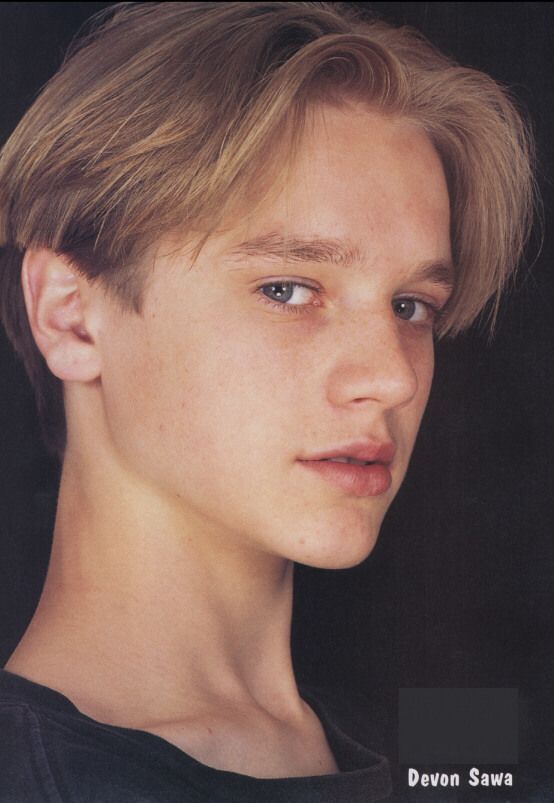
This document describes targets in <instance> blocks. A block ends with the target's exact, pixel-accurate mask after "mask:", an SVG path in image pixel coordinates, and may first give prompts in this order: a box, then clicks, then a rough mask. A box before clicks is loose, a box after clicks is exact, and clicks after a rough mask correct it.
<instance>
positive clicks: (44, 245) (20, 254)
mask: <svg viewBox="0 0 554 803" xmlns="http://www.w3.org/2000/svg"><path fill="white" fill-rule="evenodd" d="M529 162H530V159H529V153H528V139H527V135H526V132H525V128H524V125H523V124H522V122H521V120H520V118H519V116H518V114H517V113H516V111H515V110H514V108H513V107H512V105H511V103H510V101H509V100H508V99H507V97H506V96H505V94H504V93H503V92H502V91H501V90H500V89H499V87H497V86H496V85H495V84H494V83H493V82H492V81H491V80H490V79H488V78H487V77H486V76H483V75H481V74H479V73H476V72H474V71H471V70H466V69H462V68H459V67H456V66H455V65H452V64H451V63H450V62H448V61H447V60H446V59H445V58H443V57H441V56H440V55H438V54H437V53H436V52H435V51H434V50H432V49H431V48H430V47H429V46H428V45H427V44H425V43H424V42H423V41H421V40H420V39H418V38H417V37H416V36H415V35H413V34H411V33H409V32H406V31H397V30H394V29H391V28H389V27H388V26H386V25H383V24H377V23H371V24H370V23H367V22H361V21H357V20H356V19H351V18H350V17H349V16H348V14H346V13H345V12H342V11H338V10H337V8H335V7H334V6H333V5H332V4H329V5H320V4H317V5H310V4H300V3H299V4H296V3H240V4H239V3H162V4H137V5H136V6H133V5H130V6H128V5H126V4H125V5H123V6H122V7H120V8H116V10H115V12H114V13H113V14H110V16H108V17H107V18H106V20H104V22H103V24H102V25H101V26H100V27H99V28H98V30H97V31H96V32H95V33H93V34H92V35H91V36H89V37H88V38H87V39H85V40H84V41H83V42H82V43H81V45H80V46H79V47H78V48H76V49H75V51H74V52H73V54H72V55H71V57H70V58H69V59H68V60H67V61H66V63H65V65H64V66H63V68H62V69H61V70H60V72H59V73H58V74H57V75H56V76H55V78H54V79H53V80H52V82H51V83H50V84H49V86H48V87H47V88H46V89H45V91H44V92H43V94H42V95H41V97H40V98H39V99H38V100H37V101H36V103H35V104H34V106H33V107H32V108H31V110H30V111H29V112H28V113H27V115H26V116H25V118H24V119H23V121H22V122H21V124H20V126H19V127H18V129H17V130H16V131H15V133H14V134H13V136H12V138H11V139H10V141H9V142H8V143H7V145H6V146H5V148H4V151H3V155H2V161H1V163H0V243H1V244H2V246H3V256H2V258H3V264H2V273H1V279H0V281H1V282H2V317H3V321H4V325H5V327H6V329H7V331H8V333H9V335H10V337H11V338H12V341H13V343H14V345H15V347H16V348H17V349H18V351H19V353H20V354H21V355H22V357H23V359H24V361H25V365H26V367H27V370H28V372H29V375H30V377H31V379H32V381H33V383H34V386H35V389H36V392H37V399H38V403H39V409H40V412H41V415H42V419H43V421H44V425H45V437H46V438H47V441H48V443H49V444H50V446H51V448H52V449H54V450H55V451H56V452H57V453H58V455H59V456H60V458H61V459H62V461H63V471H62V481H61V487H60V496H59V504H58V512H57V518H56V526H55V535H54V543H53V549H52V557H51V562H50V567H49V572H48V577H47V580H46V583H45V587H44V592H43V595H42V598H41V601H40V603H39V606H38V608H37V611H36V614H35V616H34V618H33V620H32V622H31V624H30V626H29V628H28V630H27V632H26V633H25V635H24V637H23V639H22V641H21V643H20V644H19V646H18V647H17V649H16V651H15V652H14V654H13V656H12V657H11V659H10V660H9V662H8V664H7V667H6V670H7V671H6V672H4V673H3V674H2V677H1V680H0V694H1V701H2V702H1V708H0V718H1V723H2V731H3V733H4V734H8V738H7V739H5V740H4V742H3V743H2V746H1V747H0V750H1V751H2V755H1V763H2V767H3V768H4V767H5V768H6V769H5V771H4V772H3V776H2V780H1V781H0V789H1V792H2V795H3V797H0V799H2V800H10V801H13V800H26V801H27V800H28V801H35V800H36V801H39V800H40V801H44V800H52V801H59V800H81V799H82V800H117V801H127V800H129V801H131V800H133V801H135V800H145V801H146V800H149V801H150V800H152V801H153V800H156V801H162V800H163V801H172V800H175V801H177V800H181V801H182V800H191V801H192V800H198V801H200V800H202V801H204V800H205V801H218V800H221V801H230V800H233V801H235V800H236V801H239V800H264V801H273V800H275V801H277V800H283V801H284V800H286V801H310V800H313V801H319V802H320V803H321V801H339V800H340V801H356V800H366V801H369V800H381V799H386V798H387V797H388V796H389V795H390V781H389V777H388V769H387V763H386V760H385V759H384V758H382V757H381V756H379V755H377V754H376V753H374V752H373V751H372V750H370V749H368V747H367V746H366V745H361V744H357V743H356V742H354V741H353V740H352V739H351V738H350V737H349V735H348V734H347V733H344V732H343V731H342V729H340V728H339V727H338V726H337V724H336V723H335V722H334V721H333V718H332V717H331V716H330V715H329V713H328V712H327V711H326V709H325V706H324V704H323V703H322V701H321V700H320V699H319V698H318V696H317V695H315V694H314V693H313V692H311V691H310V690H309V689H303V688H300V689H299V687H298V685H297V682H296V679H295V677H294V674H293V669H292V661H291V656H290V646H289V642H290V620H291V608H292V567H293V563H294V562H300V563H304V564H307V565H311V566H316V567H325V568H344V567H348V566H353V565H355V564H357V563H359V562H360V561H362V560H363V559H364V558H365V557H366V556H367V555H368V554H369V553H370V551H371V550H372V548H373V546H374V544H375V541H376V539H377V536H378V532H379V527H380V525H381V522H382V520H383V517H384V515H385V513H386V510H387V508H388V506H389V505H390V503H391V501H392V499H393V497H394V495H395V493H396V492H397V490H398V488H399V486H400V484H401V482H402V479H403V477H404V475H405V472H406V469H407V465H408V461H409V458H410V454H411V451H412V448H413V445H414V441H415V437H416V434H417V429H418V426H419V422H420V420H421V416H422V413H423V410H424V408H425V404H426V401H427V397H428V393H429V389H430V384H431V378H432V372H433V338H434V334H435V333H436V334H439V335H441V334H446V333H454V332H457V331H460V330H462V329H463V328H464V327H466V326H468V325H469V324H470V323H471V322H472V321H473V320H474V319H475V317H476V316H477V315H478V314H479V312H480V311H481V310H482V309H483V307H484V306H485V305H486V304H487V303H488V302H490V303H491V304H492V309H493V310H494V309H496V303H497V299H498V295H499V292H500V290H501V289H502V287H503V285H504V284H505V282H506V281H507V279H508V277H509V275H510V273H511V271H512V269H513V268H514V266H515V264H516V262H517V259H518V257H519V255H520V253H521V249H522V246H523V243H524V241H525V238H526V234H527V228H528V223H529V217H530V207H531V176H530V164H529Z"/></svg>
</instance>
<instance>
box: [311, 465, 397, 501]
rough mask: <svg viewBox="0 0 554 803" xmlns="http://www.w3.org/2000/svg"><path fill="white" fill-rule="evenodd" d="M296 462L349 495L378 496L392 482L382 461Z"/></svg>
mask: <svg viewBox="0 0 554 803" xmlns="http://www.w3.org/2000/svg"><path fill="white" fill-rule="evenodd" d="M298 462H299V463H300V465H301V466H304V467H305V468H309V469H311V470H312V471H315V472H317V473H318V474H319V475H320V476H321V477H323V479H325V480H327V481H328V482H330V483H332V484H333V485H336V486H337V487H339V488H340V489H341V490H343V491H345V492H346V493H347V494H350V495H351V496H380V495H381V494H383V493H385V492H386V491H388V490H389V488H390V486H391V483H392V475H391V473H390V471H389V468H388V466H385V465H383V463H373V464H372V465H370V466H358V465H356V464H353V463H333V462H331V461H330V460H299V461H298Z"/></svg>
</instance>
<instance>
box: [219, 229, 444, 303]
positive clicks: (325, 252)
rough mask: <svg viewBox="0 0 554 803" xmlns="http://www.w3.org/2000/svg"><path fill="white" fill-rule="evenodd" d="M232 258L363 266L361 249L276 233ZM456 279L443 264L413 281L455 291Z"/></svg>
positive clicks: (248, 243)
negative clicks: (357, 264)
mask: <svg viewBox="0 0 554 803" xmlns="http://www.w3.org/2000/svg"><path fill="white" fill-rule="evenodd" d="M229 257H230V258H231V260H235V259H236V260H239V259H244V258H248V257H255V258H257V259H266V260H274V261H280V262H288V263H299V262H311V263H327V264H331V265H340V266H344V267H350V266H352V265H354V264H355V263H356V262H358V263H360V262H363V255H362V253H361V251H360V249H359V248H358V247H357V246H355V245H353V244H352V243H349V242H348V241H345V240H337V239H328V238H321V237H283V236H281V235H280V234H276V233H271V234H265V235H262V236H260V237H255V238H253V239H252V240H245V241H244V242H242V243H240V244H239V245H237V246H235V247H234V248H233V249H232V250H231V251H230V252H229ZM454 275H455V270H454V266H453V264H452V263H451V262H450V260H439V261H436V262H428V263H424V264H423V265H421V266H420V267H419V268H418V269H417V270H416V272H415V273H414V274H413V275H412V276H411V278H412V279H413V280H415V281H430V282H433V283H434V284H439V285H444V286H445V287H446V288H448V289H449V290H451V289H452V288H453V287H454Z"/></svg>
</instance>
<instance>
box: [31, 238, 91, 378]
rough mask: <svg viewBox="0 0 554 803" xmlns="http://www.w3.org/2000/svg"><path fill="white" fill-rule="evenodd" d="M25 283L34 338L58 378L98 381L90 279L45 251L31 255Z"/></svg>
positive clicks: (62, 258) (39, 250) (60, 258)
mask: <svg viewBox="0 0 554 803" xmlns="http://www.w3.org/2000/svg"><path fill="white" fill-rule="evenodd" d="M21 279H22V283H23V294H24V296H25V304H26V307H27V315H28V317H29V323H30V326H31V331H32V332H33V337H34V338H35V342H36V344H37V346H38V348H39V350H40V351H41V353H42V355H43V357H44V358H45V360H46V362H47V364H48V367H49V368H50V370H51V371H52V373H53V374H54V376H57V377H58V379H64V380H68V381H75V382H91V381H93V380H94V379H97V378H98V377H99V376H100V354H99V352H98V349H97V346H96V344H95V342H94V339H93V337H92V336H91V332H90V331H89V326H87V323H89V322H87V299H88V295H89V291H90V283H89V282H88V280H87V279H86V278H85V277H83V276H82V275H80V274H79V273H77V271H76V270H75V269H74V268H73V267H72V266H71V264H70V263H69V261H68V260H67V259H66V258H64V257H63V256H60V255H58V254H56V253H54V252H53V251H50V250H48V249H46V248H40V249H37V250H33V249H30V250H28V251H27V252H26V254H25V257H24V259H23V269H22V275H21Z"/></svg>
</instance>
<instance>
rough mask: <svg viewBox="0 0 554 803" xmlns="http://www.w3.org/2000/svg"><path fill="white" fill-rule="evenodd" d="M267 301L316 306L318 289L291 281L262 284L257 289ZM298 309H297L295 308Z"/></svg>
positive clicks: (276, 303) (289, 305)
mask: <svg viewBox="0 0 554 803" xmlns="http://www.w3.org/2000/svg"><path fill="white" fill-rule="evenodd" d="M258 292H259V293H261V294H262V295H263V296H265V298H267V299H268V301H271V302H273V304H274V305H277V306H282V307H285V308H286V307H307V306H317V303H316V302H317V293H318V291H317V290H316V289H315V288H313V287H308V285H305V284H301V283H300V282H293V281H285V280H283V281H276V282H268V283H267V284H263V285H262V286H261V287H260V288H259V290H258ZM295 311H298V310H295Z"/></svg>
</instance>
